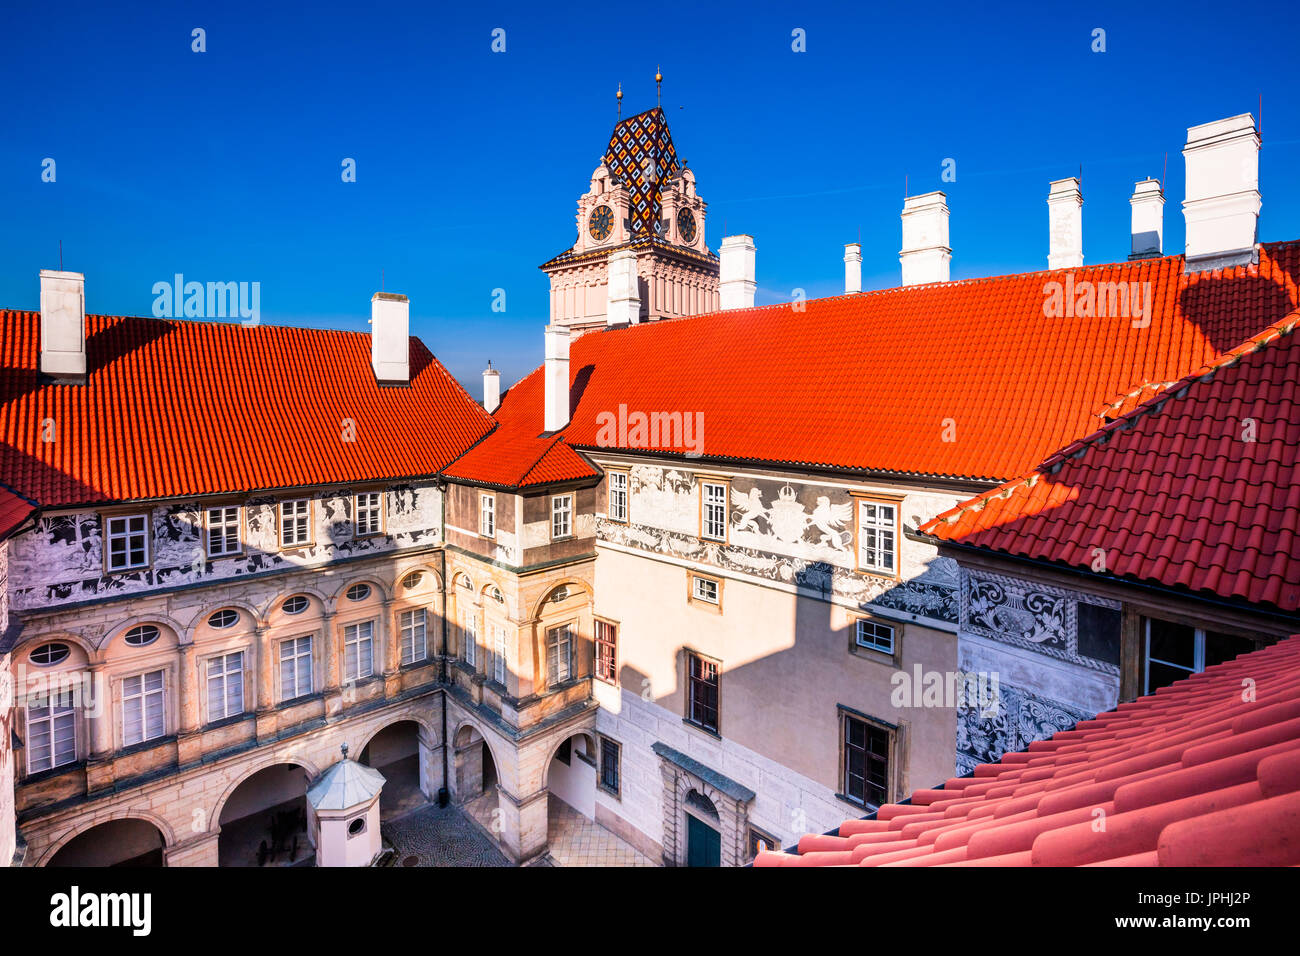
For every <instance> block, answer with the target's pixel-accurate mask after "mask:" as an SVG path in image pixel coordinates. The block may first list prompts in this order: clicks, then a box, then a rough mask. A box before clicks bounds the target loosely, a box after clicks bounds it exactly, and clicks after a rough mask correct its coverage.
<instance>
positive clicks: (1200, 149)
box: [1183, 113, 1260, 272]
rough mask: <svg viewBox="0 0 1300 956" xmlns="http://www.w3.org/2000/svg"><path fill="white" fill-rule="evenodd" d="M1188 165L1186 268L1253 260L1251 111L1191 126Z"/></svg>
mask: <svg viewBox="0 0 1300 956" xmlns="http://www.w3.org/2000/svg"><path fill="white" fill-rule="evenodd" d="M1183 159H1184V160H1185V162H1186V164H1187V199H1186V200H1184V202H1183V218H1184V219H1185V220H1186V221H1187V261H1186V263H1185V270H1186V271H1187V272H1200V271H1202V270H1205V269H1221V268H1225V267H1229V266H1235V265H1241V264H1242V263H1247V262H1254V261H1256V251H1255V242H1256V240H1257V238H1258V228H1259V207H1260V199H1259V132H1258V131H1257V130H1256V129H1255V117H1253V116H1252V115H1251V114H1249V113H1242V114H1241V115H1240V116H1230V117H1228V118H1227V119H1221V120H1215V121H1214V122H1213V123H1204V124H1202V125H1200V126H1192V127H1190V128H1189V129H1188V130H1187V145H1186V146H1184V147H1183Z"/></svg>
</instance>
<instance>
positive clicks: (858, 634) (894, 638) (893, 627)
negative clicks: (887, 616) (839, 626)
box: [853, 617, 898, 657]
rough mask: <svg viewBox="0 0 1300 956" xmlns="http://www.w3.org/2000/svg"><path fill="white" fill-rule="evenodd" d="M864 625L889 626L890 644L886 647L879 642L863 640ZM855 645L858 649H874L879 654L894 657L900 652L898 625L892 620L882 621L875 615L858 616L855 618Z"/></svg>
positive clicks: (874, 626)
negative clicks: (865, 641)
mask: <svg viewBox="0 0 1300 956" xmlns="http://www.w3.org/2000/svg"><path fill="white" fill-rule="evenodd" d="M864 625H865V626H867V627H871V628H882V627H883V628H888V629H889V646H888V647H884V646H882V645H880V644H879V643H877V642H872V643H864V642H863V640H862V629H863V626H864ZM853 646H854V647H856V648H857V649H858V650H863V651H874V652H875V653H877V654H884V655H886V656H888V657H893V656H894V655H895V654H896V653H897V652H898V625H897V624H895V623H893V622H892V621H882V620H879V619H878V618H874V617H856V618H854V619H853Z"/></svg>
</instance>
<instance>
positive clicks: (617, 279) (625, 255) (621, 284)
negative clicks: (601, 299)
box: [605, 249, 641, 325]
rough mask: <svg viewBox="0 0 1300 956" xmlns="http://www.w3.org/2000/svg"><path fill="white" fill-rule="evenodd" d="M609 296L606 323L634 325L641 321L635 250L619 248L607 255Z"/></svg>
mask: <svg viewBox="0 0 1300 956" xmlns="http://www.w3.org/2000/svg"><path fill="white" fill-rule="evenodd" d="M608 292H609V298H608V305H607V306H606V309H605V324H606V325H634V324H635V323H637V322H640V321H641V281H640V279H639V278H638V276H637V271H636V252H635V251H633V250H632V249H620V250H619V251H618V252H615V253H612V254H611V255H610V257H609V288H608Z"/></svg>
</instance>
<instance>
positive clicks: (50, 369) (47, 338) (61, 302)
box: [41, 269, 86, 379]
mask: <svg viewBox="0 0 1300 956" xmlns="http://www.w3.org/2000/svg"><path fill="white" fill-rule="evenodd" d="M41 372H42V373H43V374H45V375H52V376H54V377H55V378H78V379H79V378H84V377H85V375H86V277H85V276H84V275H82V274H81V273H80V272H54V271H52V270H50V269H42V270H41Z"/></svg>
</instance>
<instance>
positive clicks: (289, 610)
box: [280, 594, 311, 614]
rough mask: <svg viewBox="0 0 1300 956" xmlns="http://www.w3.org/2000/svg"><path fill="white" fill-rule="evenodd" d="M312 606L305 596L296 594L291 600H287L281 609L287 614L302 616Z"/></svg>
mask: <svg viewBox="0 0 1300 956" xmlns="http://www.w3.org/2000/svg"><path fill="white" fill-rule="evenodd" d="M310 604H311V602H310V601H309V600H307V596H306V595H305V594H295V595H294V596H293V597H291V598H285V601H284V604H282V605H281V606H280V607H281V610H283V611H284V613H285V614H301V613H302V612H303V611H305V610H307V607H308V605H310Z"/></svg>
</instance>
